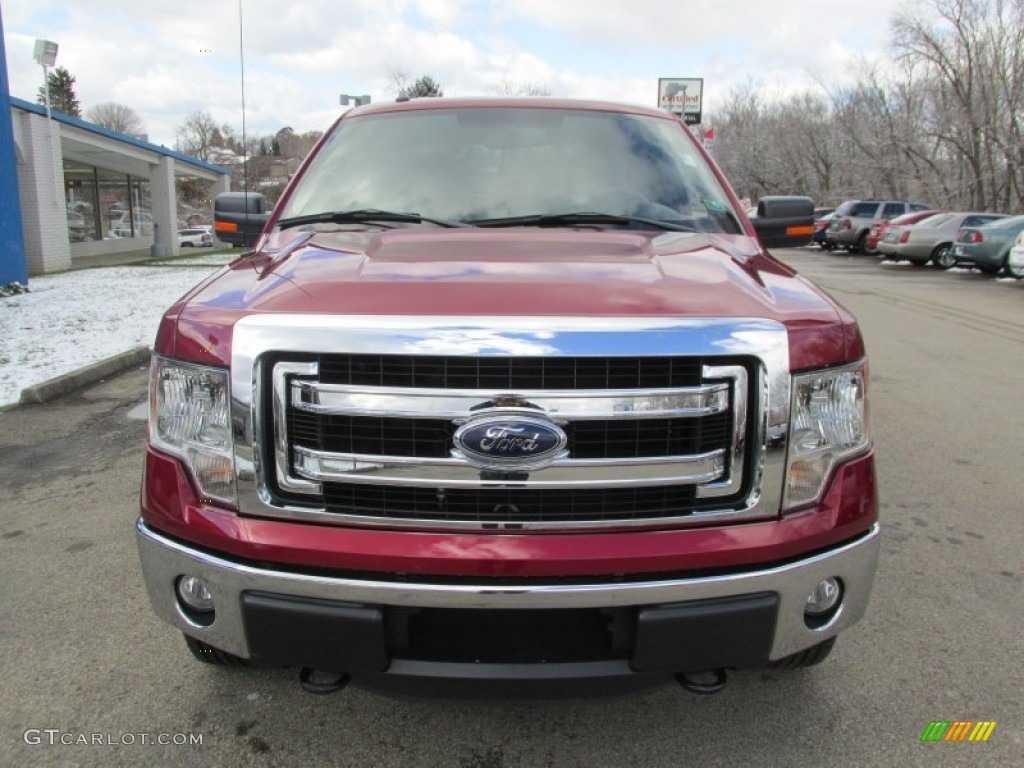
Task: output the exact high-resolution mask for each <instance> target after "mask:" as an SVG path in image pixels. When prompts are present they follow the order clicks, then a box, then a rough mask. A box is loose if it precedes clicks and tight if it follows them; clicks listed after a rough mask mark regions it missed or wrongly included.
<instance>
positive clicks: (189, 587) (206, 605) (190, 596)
mask: <svg viewBox="0 0 1024 768" xmlns="http://www.w3.org/2000/svg"><path fill="white" fill-rule="evenodd" d="M178 599H179V600H180V601H181V602H182V605H183V606H184V607H185V608H187V609H188V610H189V611H190V612H196V613H207V614H208V613H213V594H212V593H211V592H210V588H209V587H208V586H207V585H206V582H205V581H203V580H202V579H201V578H199V577H198V576H182V577H181V578H179V579H178Z"/></svg>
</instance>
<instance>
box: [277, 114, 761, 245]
mask: <svg viewBox="0 0 1024 768" xmlns="http://www.w3.org/2000/svg"><path fill="white" fill-rule="evenodd" d="M684 130H685V129H684V128H683V127H682V126H681V125H680V124H679V123H678V122H676V121H674V120H670V119H663V118H658V117H653V116H650V115H634V114H623V113H617V112H603V111H596V110H574V109H552V108H520V107H516V108H511V107H505V108H502V107H498V108H493V107H488V108H462V107H459V108H437V109H419V110H416V109H414V110H408V111H402V112H390V113H378V114H371V115H365V116H361V117H354V118H351V119H349V120H346V121H344V122H342V123H341V124H339V126H338V127H337V128H336V129H335V133H334V135H332V136H331V137H330V138H329V139H328V141H327V142H326V143H325V145H324V146H323V148H322V149H321V151H320V153H319V154H318V155H317V157H315V158H314V160H313V162H312V163H311V165H310V167H309V169H308V170H307V171H306V173H305V174H304V175H303V177H302V178H301V179H300V180H299V183H298V184H297V186H296V188H295V190H294V192H293V194H292V195H291V197H290V198H289V200H288V202H287V204H286V206H285V208H284V210H283V211H282V212H281V218H282V219H293V218H295V217H299V216H313V215H315V214H319V213H323V212H329V211H350V210H366V209H380V210H384V211H398V212H415V213H416V214H418V215H420V216H422V217H424V218H427V217H431V218H435V219H443V220H448V221H458V222H467V223H469V224H474V223H477V222H479V223H481V224H483V223H485V222H488V223H490V224H491V225H492V226H493V225H494V224H495V223H498V221H499V220H501V219H511V218H515V217H531V218H532V217H552V216H553V217H563V220H564V221H566V222H569V223H568V224H567V225H573V224H577V225H590V224H592V225H594V226H598V225H600V226H630V227H639V228H644V227H646V228H650V226H649V224H645V223H644V222H643V220H644V219H647V220H649V221H653V222H665V223H667V224H669V225H672V226H669V227H666V228H669V229H676V228H678V229H685V230H688V231H689V230H696V231H702V232H726V233H732V234H739V233H741V229H740V227H739V224H738V220H737V218H736V216H735V213H734V212H733V210H732V207H731V205H730V204H729V202H728V198H727V197H726V195H725V192H724V190H723V189H722V187H721V185H720V184H719V183H718V181H717V179H716V178H715V176H714V175H713V174H712V173H711V171H710V169H709V168H708V167H707V165H706V163H705V161H704V159H703V158H702V157H701V155H700V154H699V153H698V152H697V150H696V149H695V148H694V146H693V144H692V142H691V141H690V140H689V139H688V137H687V136H685V135H684ZM569 213H572V214H580V213H600V214H604V215H605V216H606V219H607V220H606V221H600V220H597V219H591V220H590V222H589V223H588V222H587V221H586V220H585V217H584V218H583V219H571V218H564V217H565V215H566V214H569ZM611 217H621V218H622V219H628V220H629V221H620V222H616V221H612V220H611ZM542 221H544V222H547V223H550V221H551V220H550V219H546V218H545V219H543V220H542ZM518 224H520V225H522V226H531V225H533V224H532V223H531V222H530V221H529V220H524V221H522V222H518Z"/></svg>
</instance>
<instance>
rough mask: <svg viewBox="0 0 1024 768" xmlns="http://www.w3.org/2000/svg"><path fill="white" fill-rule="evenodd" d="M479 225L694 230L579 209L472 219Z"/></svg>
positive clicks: (641, 218) (668, 223) (668, 222)
mask: <svg viewBox="0 0 1024 768" xmlns="http://www.w3.org/2000/svg"><path fill="white" fill-rule="evenodd" d="M469 223H470V224H473V225H475V226H477V227H571V226H574V225H584V226H586V225H596V224H613V225H620V226H625V225H628V224H644V225H646V226H649V227H654V228H655V229H667V230H670V231H672V232H694V231H695V230H694V229H693V227H688V226H686V225H685V224H673V223H672V222H671V221H662V220H660V219H647V218H644V217H642V216H619V215H616V214H613V213H593V212H590V211H579V212H576V213H539V214H534V215H531V216H508V217H505V218H501V219H477V220H476V221H470V222H469Z"/></svg>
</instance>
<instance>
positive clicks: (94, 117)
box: [85, 101, 146, 135]
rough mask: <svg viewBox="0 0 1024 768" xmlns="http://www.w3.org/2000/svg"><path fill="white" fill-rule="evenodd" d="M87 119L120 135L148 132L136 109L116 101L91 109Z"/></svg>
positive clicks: (86, 114) (86, 115)
mask: <svg viewBox="0 0 1024 768" xmlns="http://www.w3.org/2000/svg"><path fill="white" fill-rule="evenodd" d="M85 117H86V119H87V120H89V121H90V122H93V123H96V125H100V126H103V127H104V128H109V129H110V130H112V131H119V132H120V133H127V134H131V135H142V134H144V133H145V132H146V129H145V128H144V127H143V125H142V119H141V118H140V117H139V115H138V113H137V112H136V111H135V110H134V109H132V108H131V107H128V106H125V105H124V104H118V103H117V102H114V101H105V102H103V103H102V104H96V105H95V106H93V107H90V108H89V111H88V112H86V113H85Z"/></svg>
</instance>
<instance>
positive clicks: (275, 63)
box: [2, 0, 915, 146]
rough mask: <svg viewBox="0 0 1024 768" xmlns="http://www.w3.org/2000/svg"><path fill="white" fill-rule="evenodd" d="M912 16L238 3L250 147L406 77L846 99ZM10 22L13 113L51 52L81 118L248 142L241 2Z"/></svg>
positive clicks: (591, 89)
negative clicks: (810, 93)
mask: <svg viewBox="0 0 1024 768" xmlns="http://www.w3.org/2000/svg"><path fill="white" fill-rule="evenodd" d="M914 1H915V0H860V2H858V3H857V6H856V13H855V14H853V15H851V14H850V13H849V3H848V2H839V1H838V0H779V2H777V3H770V4H768V3H763V2H757V1H756V0H676V1H675V2H671V1H670V0H631V2H617V1H616V2H610V1H609V2H601V1H600V0H518V1H517V2H490V1H488V0H291V1H287V0H286V1H284V2H282V0H242V4H241V5H242V20H243V27H242V29H243V34H242V39H243V40H244V51H245V63H246V123H247V130H248V132H249V133H250V134H263V133H272V132H274V131H276V130H278V129H279V128H281V127H283V126H285V125H290V126H292V128H294V129H295V130H297V131H305V130H312V129H324V128H326V127H327V126H328V125H329V124H330V123H331V122H332V121H333V120H334V119H335V118H336V117H337V116H338V114H339V113H340V111H341V109H342V107H339V106H338V95H339V94H340V93H343V92H347V93H353V94H362V93H369V94H371V95H372V96H373V99H374V101H386V100H389V99H392V98H394V95H395V92H396V87H395V82H394V81H395V78H394V73H396V72H405V73H407V74H408V75H410V76H411V77H413V78H415V77H418V76H420V75H423V74H429V75H431V76H432V77H433V78H434V79H435V80H437V81H438V82H440V83H441V84H442V86H443V87H444V91H445V94H446V95H450V96H454V95H459V96H476V95H495V94H497V93H498V92H499V91H501V90H502V89H503V88H504V89H506V90H507V89H508V88H516V87H520V86H524V85H533V86H537V87H541V88H544V89H545V90H546V91H548V92H549V93H550V94H551V95H553V96H566V97H584V98H601V99H608V100H611V101H623V102H632V103H639V104H649V105H652V106H653V105H655V104H656V99H657V84H658V78H659V77H703V78H704V98H705V104H704V109H705V113H706V114H711V115H713V114H714V107H715V104H716V102H717V103H721V102H722V101H723V100H724V99H725V98H726V97H727V96H728V94H729V92H730V90H731V89H734V88H737V87H741V86H745V85H752V86H754V87H757V88H758V89H760V90H763V91H764V95H765V98H772V97H773V96H776V95H779V94H784V93H787V92H791V91H794V90H806V89H815V90H820V89H822V88H825V87H831V86H834V85H837V84H841V83H846V82H850V80H851V79H852V77H853V76H854V75H855V74H856V72H857V68H858V66H860V63H861V62H864V61H877V60H881V59H883V58H884V51H885V48H886V45H887V43H888V36H889V23H888V22H889V19H890V18H891V16H892V14H893V13H894V12H896V11H898V10H901V9H905V8H909V7H911V3H913V2H914ZM776 6H777V7H776ZM2 13H3V23H4V37H5V44H6V48H7V67H8V75H9V79H10V83H11V93H12V95H14V96H18V97H21V98H24V99H28V100H32V101H34V100H35V96H36V91H37V89H38V87H39V85H40V84H41V83H42V70H41V68H40V67H39V66H38V65H37V64H35V62H34V61H33V59H32V44H33V41H34V40H35V39H36V38H39V37H41V38H46V39H49V40H54V41H56V42H57V43H58V44H59V45H60V52H59V54H58V60H57V63H58V65H62V66H65V67H67V68H68V69H69V70H70V71H71V72H72V74H73V75H75V76H76V78H77V83H76V91H77V94H78V97H79V100H80V101H81V102H82V105H83V108H84V109H88V107H89V106H91V105H94V104H97V103H101V102H105V101H115V102H119V103H122V104H127V105H128V106H131V107H132V108H134V109H135V111H136V112H138V114H139V115H140V117H141V118H142V121H143V123H144V124H145V127H146V129H147V131H148V134H149V138H150V140H151V141H155V142H156V143H162V144H166V145H167V146H173V144H174V141H175V134H176V129H177V127H178V126H179V125H181V123H182V122H183V121H184V120H185V118H186V117H187V116H188V115H189V114H190V113H192V112H195V111H197V110H201V111H206V112H209V113H210V114H212V115H213V117H214V119H216V120H217V121H218V122H219V123H227V124H229V125H232V126H233V127H235V129H236V130H237V129H239V128H240V127H241V104H240V102H241V99H240V87H239V3H238V2H237V0H176V2H174V3H163V2H161V3H148V2H146V3H144V2H138V1H137V0H136V1H135V2H126V1H125V0H88V1H87V2H86V1H84V0H83V1H80V2H70V1H69V0H65V2H50V1H49V0H3V4H2ZM854 17H855V18H854ZM840 19H845V20H846V22H844V23H833V22H834V20H840ZM847 22H849V23H847ZM840 33H841V34H840ZM206 51H210V52H206Z"/></svg>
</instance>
